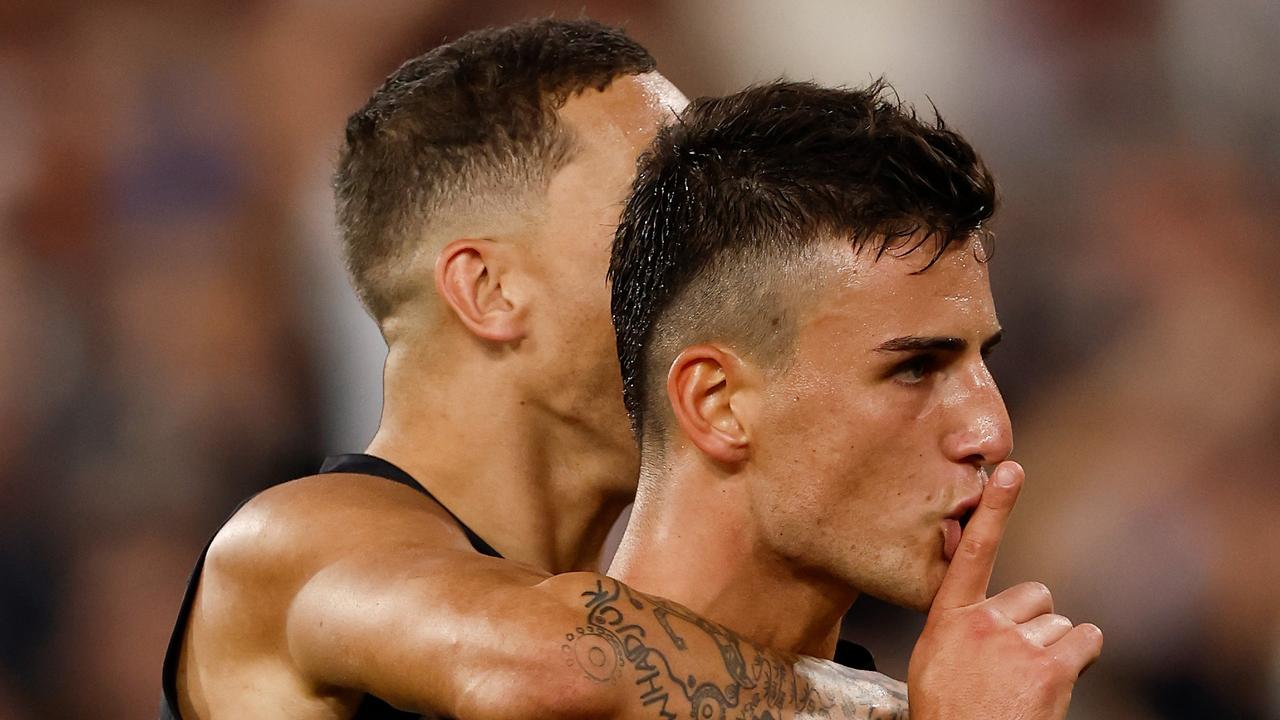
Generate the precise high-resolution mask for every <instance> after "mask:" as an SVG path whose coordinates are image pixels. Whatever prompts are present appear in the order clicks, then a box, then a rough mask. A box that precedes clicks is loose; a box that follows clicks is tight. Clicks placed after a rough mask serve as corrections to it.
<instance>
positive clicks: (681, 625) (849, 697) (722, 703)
mask: <svg viewBox="0 0 1280 720" xmlns="http://www.w3.org/2000/svg"><path fill="white" fill-rule="evenodd" d="M582 597H583V599H584V601H585V602H584V607H585V608H586V618H585V622H584V623H583V625H582V626H581V627H578V628H575V629H574V631H573V632H571V633H567V634H566V635H565V643H564V645H562V646H561V652H562V653H564V656H565V662H566V663H567V664H568V665H569V666H570V667H573V666H575V665H576V666H577V667H579V668H581V669H582V671H583V672H585V673H586V674H587V676H588V677H590V678H592V679H594V680H596V681H599V682H611V681H614V680H616V679H618V678H620V677H624V676H625V677H630V678H632V679H633V680H634V683H635V686H636V690H637V691H638V699H639V701H640V703H641V704H642V705H643V706H644V707H645V708H646V709H649V710H651V711H652V717H655V718H663V719H664V720H676V718H694V719H695V720H738V719H742V720H748V719H750V720H783V719H784V718H786V719H788V720H809V719H811V718H827V719H830V720H907V694H906V686H905V685H903V684H902V683H901V682H899V681H897V680H894V679H892V678H889V677H886V676H884V675H881V674H879V673H874V672H868V671H864V670H853V669H850V668H845V667H842V666H839V665H836V664H835V663H832V662H830V661H823V660H816V659H813V658H803V657H797V656H793V655H786V654H784V653H780V652H776V651H773V650H770V649H767V648H763V647H760V646H758V645H755V644H753V643H751V642H750V641H748V640H746V639H745V638H743V637H741V636H739V635H737V634H736V633H734V632H732V631H731V630H728V629H726V628H724V627H721V626H719V625H716V624H715V623H712V622H709V621H707V620H706V619H704V618H702V617H699V616H698V615H696V614H694V613H693V612H691V611H690V610H688V609H687V608H685V607H682V606H680V605H676V604H674V603H670V602H667V601H665V600H662V599H660V598H655V597H651V596H648V595H644V594H641V593H637V592H635V591H633V590H631V589H630V588H628V587H627V586H626V585H623V584H622V583H620V582H618V581H616V580H612V579H609V578H605V579H604V580H597V581H596V584H595V588H594V589H590V590H587V591H586V592H584V593H582ZM708 658H718V659H719V661H718V662H711V663H708V662H707V659H708ZM702 673H709V674H702Z"/></svg>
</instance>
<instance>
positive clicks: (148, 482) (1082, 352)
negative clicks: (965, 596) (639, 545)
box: [0, 0, 1280, 720]
mask: <svg viewBox="0 0 1280 720" xmlns="http://www.w3.org/2000/svg"><path fill="white" fill-rule="evenodd" d="M939 6H942V7H939ZM584 10H585V12H586V13H587V14H589V15H591V16H593V17H596V18H597V19H600V20H603V21H606V22H610V23H614V24H622V25H624V26H625V27H627V28H628V29H629V31H630V32H631V34H632V35H633V36H634V37H636V38H637V39H639V40H640V41H641V42H643V43H645V44H646V45H647V46H648V47H649V48H650V49H651V50H652V51H653V53H654V55H655V56H656V57H657V58H658V60H659V66H660V68H661V69H662V71H663V72H664V73H666V75H667V76H668V77H670V78H672V79H673V80H674V81H675V82H676V83H677V84H678V85H680V86H682V87H683V89H684V90H685V91H686V93H687V94H688V95H690V96H691V97H692V96H697V95H703V94H722V93H725V92H730V91H733V90H736V89H738V88H740V87H741V86H743V85H745V84H747V83H750V82H753V81H762V80H769V79H773V78H775V77H778V76H781V75H786V76H789V77H792V78H796V79H809V78H813V79H816V80H818V81H820V82H824V83H831V84H863V83H865V82H867V81H869V80H870V79H872V78H874V77H876V76H879V75H881V74H883V75H885V76H887V77H888V79H889V80H890V81H891V82H893V83H894V84H895V85H896V87H897V89H898V91H899V93H900V94H901V95H902V97H903V98H904V99H907V100H910V101H913V102H915V103H917V104H919V105H921V106H923V107H926V108H927V107H928V103H929V102H930V101H932V102H933V103H935V104H936V105H937V107H938V108H939V109H940V110H941V111H942V113H943V115H944V116H945V117H946V119H947V120H948V122H949V123H950V124H952V125H953V126H954V127H956V128H957V129H959V130H960V131H961V132H963V133H964V134H965V135H966V136H967V137H968V138H969V139H970V140H971V141H973V143H974V144H975V145H976V146H977V147H978V148H979V149H980V150H981V151H982V152H983V153H984V154H985V156H986V158H987V160H988V162H989V163H990V165H991V166H992V167H993V169H994V170H995V172H996V175H997V178H998V179H999V181H1000V184H1001V187H1002V192H1003V199H1004V207H1003V210H1002V212H1001V214H1000V216H999V221H998V223H997V225H996V232H997V235H998V241H997V242H998V251H997V256H996V261H995V266H994V267H995V269H994V278H995V284H996V296H997V301H998V303H999V305H1000V310H1001V316H1002V320H1003V322H1004V325H1005V329H1006V342H1005V343H1004V344H1003V346H1002V347H1001V349H1000V351H999V352H998V353H997V354H996V355H995V357H994V358H993V363H992V364H993V366H994V368H995V371H996V375H997V378H998V379H999V380H1000V382H1001V385H1002V388H1003V389H1004V391H1005V394H1006V399H1007V401H1008V403H1009V405H1010V409H1011V411H1012V414H1013V419H1014V427H1015V430H1016V436H1017V449H1016V451H1015V457H1016V458H1017V459H1019V460H1021V461H1022V463H1023V464H1024V465H1025V466H1026V468H1027V470H1028V480H1029V483H1028V486H1027V489H1026V492H1024V494H1023V499H1022V501H1021V503H1020V506H1019V510H1018V512H1017V513H1016V514H1015V516H1014V521H1013V527H1012V529H1011V530H1010V535H1009V537H1008V539H1007V541H1006V542H1005V544H1004V550H1003V554H1002V559H1001V562H1000V566H999V568H998V577H997V578H996V582H995V586H996V588H998V587H1003V586H1006V585H1009V584H1012V583H1014V582H1018V581H1021V580H1026V579H1038V580H1042V581H1044V582H1046V583H1048V584H1049V586H1050V587H1051V588H1053V589H1054V592H1055V596H1056V598H1057V600H1058V608H1059V611H1061V612H1063V613H1065V614H1067V615H1069V616H1070V617H1072V618H1073V619H1076V620H1091V621H1093V622H1096V623H1098V624H1099V625H1101V626H1102V627H1103V628H1104V630H1105V631H1106V637H1107V647H1106V652H1105V653H1104V655H1103V659H1102V661H1101V662H1100V663H1099V664H1098V665H1096V666H1095V667H1094V668H1092V669H1091V670H1090V671H1089V673H1088V674H1087V675H1086V679H1085V682H1084V683H1083V684H1082V685H1081V686H1080V688H1079V689H1078V691H1077V694H1076V701H1075V704H1074V707H1073V711H1072V717H1073V718H1081V719H1083V718H1098V719H1103V718H1134V719H1139V720H1141V719H1145V718H1151V719H1157V718H1204V717H1214V718H1280V521H1277V517H1280V483H1277V482H1276V480H1277V477H1276V475H1277V473H1276V470H1275V468H1276V467H1277V466H1278V465H1280V442H1277V440H1278V439H1280V438H1278V435H1280V433H1278V432H1277V428H1278V426H1280V291H1278V290H1277V283H1276V280H1275V278H1276V276H1277V270H1280V244H1278V243H1277V240H1278V239H1280V237H1278V234H1277V230H1276V228H1277V226H1278V221H1280V208H1278V205H1280V204H1278V203H1277V199H1278V198H1280V192H1278V191H1280V87H1278V86H1277V80H1276V78H1277V74H1276V68H1280V3H1277V2H1275V1H1274V0H1233V1H1232V2H1229V3H1209V2H1202V1H1201V0H1170V1H1168V2H1157V1H1154V0H1130V1H1128V2H1123V3H1116V2H1108V1H1106V0H1004V1H999V0H973V1H970V2H965V3H925V2H906V1H894V0H874V1H870V0H869V1H863V2H847V1H846V0H806V1H803V2H793V3H780V2H774V1H773V0H714V1H711V0H699V1H697V2H679V1H677V0H667V1H665V2H649V3H641V2H624V1H622V0H614V1H613V2H589V1H588V2H582V1H581V0H579V2H574V3H559V4H557V3H552V2H540V1H535V0H527V1H515V2H506V3H498V2H471V1H468V0H457V1H451V0H436V1H434V2H433V1H428V0H416V1H408V0H386V1H379V2H365V1H362V0H325V1H324V2H314V1H305V0H278V1H273V0H231V1H227V0H221V1H219V2H214V1H212V0H173V1H171V2H167V3H151V2H141V1H129V0H104V1H101V2H68V1H66V0H7V1H6V2H4V3H2V4H0V718H3V719H5V720H24V719H26V718H45V717H58V718H78V717H95V718H99V717H101V718H125V717H154V716H155V712H156V708H157V704H158V693H159V669H160V661H161V657H162V655H163V652H164V645H165V642H166V640H167V637H168V634H169V631H170V628H171V626H172V621H173V618H174V614H175V612H176V609H177V607H178V603H179V600H180V597H181V593H182V588H183V583H184V581H185V580H186V576H187V574H188V572H189V570H190V567H191V564H192V562H193V560H194V559H195V557H196V555H197V553H198V552H199V550H200V547H201V546H202V545H203V543H204V542H205V540H206V539H207V537H208V535H209V534H210V533H211V532H212V531H213V529H214V528H215V527H216V526H217V524H218V523H219V522H221V520H222V519H223V518H224V516H225V515H226V514H227V513H228V512H229V511H230V510H231V509H232V507H234V505H235V503H236V502H237V501H238V500H239V499H240V498H242V497H243V496H245V495H247V494H249V493H251V492H254V491H256V490H258V489H261V488H263V487H265V486H266V485H269V484H272V483H275V482H279V481H282V480H285V479H288V478H290V477H294V476H297V475H301V474H305V473H309V472H311V471H313V470H314V469H315V468H316V467H317V465H318V462H319V459H320V458H321V457H322V456H323V455H324V454H326V453H333V452H345V451H358V450H360V449H363V447H364V446H365V443H366V442H367V440H368V439H369V438H370V437H371V435H372V431H373V429H374V427H375V424H376V422H377V416H378V408H379V403H380V371H381V362H382V355H383V345H382V342H381V340H380V338H379V336H378V334H377V332H376V329H375V328H374V325H373V323H372V322H370V321H368V320H367V319H366V318H365V317H364V315H363V313H362V312H361V310H360V308H359V306H358V305H357V304H356V302H355V299H354V297H353V295H352V293H351V292H350V291H349V290H348V289H347V286H346V282H345V278H344V276H343V274H342V270H341V265H340V263H339V260H338V253H337V245H336V239H335V233H334V229H333V222H332V218H331V216H332V200H331V197H330V193H329V188H328V182H329V175H330V173H331V170H332V167H333V162H334V159H335V157H336V147H337V143H338V140H339V137H340V134H341V128H342V126H343V123H344V120H345V117H346V115H347V114H348V113H350V112H351V111H353V110H354V109H355V108H356V107H358V106H359V105H360V104H361V103H362V102H363V101H364V100H365V98H366V97H367V96H368V95H369V93H370V92H372V90H373V89H374V87H376V85H377V84H378V83H379V82H380V80H381V78H382V77H383V76H385V75H386V74H387V73H388V72H390V71H391V70H393V69H394V68H395V67H396V66H397V65H398V64H399V63H400V62H401V61H403V60H405V59H407V58H408V57H410V56H413V55H416V54H419V53H421V52H423V51H425V50H427V49H429V48H430V47H432V46H434V45H436V44H438V43H439V42H441V41H442V40H444V39H446V38H453V37H457V36H458V35H459V34H461V33H463V32H465V31H466V30H468V29H472V28H476V27H481V26H484V25H489V24H502V23H507V22H510V21H514V20H517V19H520V18H525V17H531V16H540V15H546V14H548V13H552V12H554V13H556V14H558V15H560V16H568V17H576V16H577V15H579V14H580V13H582V12H583V11H584ZM921 624H922V619H921V618H920V617H919V616H916V615H913V614H911V613H905V612H901V611H896V610H894V609H891V608H887V607H884V606H881V605H878V604H876V603H874V602H872V601H869V600H863V601H859V603H858V605H857V606H856V607H855V608H854V612H853V613H852V614H851V618H850V621H849V622H848V623H847V626H846V634H847V635H849V636H850V637H852V638H855V639H857V640H859V641H861V642H863V643H864V644H866V645H868V646H869V647H871V649H872V650H873V651H874V652H875V653H876V654H877V656H878V658H879V660H880V663H881V666H882V668H883V669H885V670H887V671H889V672H890V673H892V674H895V675H897V676H898V677H904V676H905V670H906V660H907V657H908V655H909V652H910V648H911V644H912V642H913V640H914V637H915V634H916V632H917V631H918V629H919V627H920V626H921Z"/></svg>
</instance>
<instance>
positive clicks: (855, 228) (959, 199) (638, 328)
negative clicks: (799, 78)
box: [609, 80, 996, 441]
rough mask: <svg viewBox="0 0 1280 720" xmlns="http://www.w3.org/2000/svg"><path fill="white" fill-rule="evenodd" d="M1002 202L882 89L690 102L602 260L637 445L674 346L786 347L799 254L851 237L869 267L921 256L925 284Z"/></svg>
mask: <svg viewBox="0 0 1280 720" xmlns="http://www.w3.org/2000/svg"><path fill="white" fill-rule="evenodd" d="M995 204H996V190H995V183H994V180H993V179H992V176H991V173H990V172H989V171H988V170H987V168H986V166H985V165H984V164H983V162H982V160H981V159H980V158H979V157H978V155H977V153H975V152H974V150H973V148H972V147H970V146H969V144H968V143H967V142H965V140H964V139H963V138H962V137H960V136H959V135H958V134H956V133H955V132H953V131H951V130H950V129H949V128H948V127H947V126H946V124H945V123H944V122H943V121H942V118H941V117H940V116H938V114H937V112H936V110H935V111H934V113H933V118H932V119H931V120H924V119H921V118H919V117H918V116H917V114H916V112H915V111H914V110H913V109H912V108H910V107H909V106H904V105H903V104H902V103H901V102H900V101H899V100H898V99H897V95H896V93H895V92H894V91H893V89H892V88H891V87H889V85H888V84H887V83H885V82H884V81H883V80H879V81H876V82H874V83H872V84H871V85H870V86H868V87H866V88H862V89H845V88H825V87H819V86H817V85H815V84H812V83H805V82H786V81H778V82H773V83H769V84H764V85H759V86H756V87H752V88H748V89H746V90H743V91H742V92H739V93H736V94H733V95H729V96H727V97H723V98H703V99H699V100H697V101H694V102H693V103H692V104H690V105H689V106H688V107H687V108H686V109H685V111H684V113H683V114H681V116H680V118H679V119H678V120H677V122H676V123H675V124H674V125H673V126H671V127H668V128H666V129H664V130H663V131H661V132H660V133H659V136H658V138H657V140H656V141H655V143H654V145H653V146H652V147H651V149H650V150H649V152H648V153H646V154H645V156H643V157H642V158H641V160H640V166H639V173H638V176H637V178H636V181H635V185H634V187H633V192H632V195H631V197H630V199H629V200H628V202H627V205H626V208H625V210H624V212H623V215H622V221H621V224H620V225H619V226H618V231H617V235H616V237H615V242H614V246H613V253H612V257H611V259H610V265H609V277H610V279H611V281H612V283H613V288H612V313H613V322H614V329H615V331H616V335H617V345H618V358H619V360H620V361H621V364H622V374H623V382H624V398H625V401H626V406H627V410H628V412H629V413H630V415H631V418H632V423H633V426H634V428H635V431H636V433H637V435H638V436H639V437H640V438H641V440H642V441H643V440H644V438H645V436H646V434H647V429H648V428H654V429H657V428H659V427H660V425H661V416H662V408H665V407H666V397H665V387H666V382H665V373H666V368H667V365H669V363H670V362H671V360H673V359H674V354H675V353H677V352H679V350H680V349H681V348H682V347H685V346H687V345H688V344H692V343H696V342H703V341H730V342H735V343H736V344H737V346H738V347H739V348H740V349H742V350H743V351H748V352H755V353H757V354H758V355H759V356H761V357H763V358H764V359H766V360H768V359H770V358H769V357H768V356H769V355H770V354H775V355H776V353H777V352H783V353H785V352H786V350H788V349H789V347H790V344H789V342H788V340H789V335H788V329H789V326H790V324H791V323H790V320H791V319H792V317H791V316H792V314H793V313H794V308H789V307H788V306H787V303H786V301H785V297H786V296H787V295H788V292H789V290H788V286H787V284H786V283H787V277H786V276H788V275H797V276H798V274H799V273H802V272H803V267H804V265H805V261H804V258H805V254H804V253H805V252H806V249H811V248H813V247H814V246H816V245H817V244H818V242H819V241H822V240H829V239H847V240H848V241H849V242H850V243H851V244H852V245H853V247H854V249H855V251H857V252H859V253H866V254H868V255H869V256H871V257H873V258H876V259H878V258H880V257H882V256H883V255H884V254H886V253H889V254H893V255H895V256H902V255H907V254H910V253H913V252H915V251H917V250H919V249H921V248H925V252H924V253H922V257H923V260H922V262H921V267H920V268H919V271H923V270H924V269H927V268H928V267H929V266H931V265H932V264H933V263H934V262H936V261H937V260H938V258H939V257H941V256H942V255H943V254H944V253H945V252H946V251H947V249H948V248H949V247H951V246H952V245H953V244H956V243H960V242H964V241H967V239H968V238H969V237H970V236H971V235H972V233H974V231H975V230H978V229H979V228H980V227H981V224H982V223H983V222H984V221H985V220H987V219H988V218H990V217H991V215H992V213H993V212H994V210H995ZM982 248H983V252H985V253H987V254H989V252H990V250H989V248H988V247H987V246H986V245H983V246H982ZM797 268H799V270H797ZM798 282H800V283H803V282H804V281H803V280H799V281H798ZM792 295H793V296H794V293H792Z"/></svg>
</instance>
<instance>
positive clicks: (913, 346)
mask: <svg viewBox="0 0 1280 720" xmlns="http://www.w3.org/2000/svg"><path fill="white" fill-rule="evenodd" d="M1003 338H1004V331H1003V330H997V331H996V332H995V334H994V335H992V336H991V337H989V338H987V339H986V340H984V341H983V343H982V351H983V352H987V351H988V350H990V349H991V348H993V347H995V346H996V345H997V344H999V342H1000V341H1001V340H1002V339H1003ZM967 347H969V341H968V340H965V339H964V338H958V337H948V336H940V337H921V336H919V335H904V336H902V337H896V338H894V339H892V340H886V341H884V342H882V343H880V345H878V346H877V347H876V352H887V353H894V352H921V351H926V350H933V351H938V350H942V351H945V352H960V351H962V350H964V349H965V348H967Z"/></svg>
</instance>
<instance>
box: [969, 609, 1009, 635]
mask: <svg viewBox="0 0 1280 720" xmlns="http://www.w3.org/2000/svg"><path fill="white" fill-rule="evenodd" d="M1001 617H1002V615H1001V614H1000V611H999V610H996V609H995V608H993V607H989V606H987V605H979V606H978V607H976V608H974V609H973V611H972V612H970V613H969V618H968V620H969V628H970V629H971V630H973V631H974V632H976V633H978V634H983V635H985V634H988V633H991V632H993V631H994V630H995V629H996V628H997V627H999V626H1000V620H1001Z"/></svg>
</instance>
